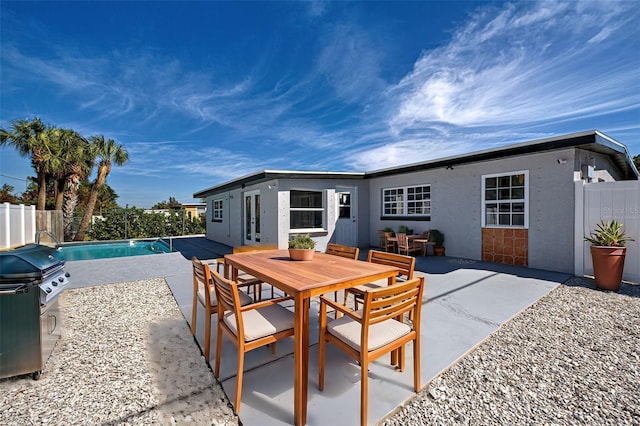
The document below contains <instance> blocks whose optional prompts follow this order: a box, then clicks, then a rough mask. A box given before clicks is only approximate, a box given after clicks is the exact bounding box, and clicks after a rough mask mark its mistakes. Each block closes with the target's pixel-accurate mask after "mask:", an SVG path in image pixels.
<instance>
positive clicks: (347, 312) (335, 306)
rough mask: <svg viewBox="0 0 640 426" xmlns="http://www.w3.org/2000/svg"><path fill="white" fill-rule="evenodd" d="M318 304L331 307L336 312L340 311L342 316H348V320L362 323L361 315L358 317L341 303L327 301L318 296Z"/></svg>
mask: <svg viewBox="0 0 640 426" xmlns="http://www.w3.org/2000/svg"><path fill="white" fill-rule="evenodd" d="M320 302H322V303H325V304H327V305H329V306H331V307H332V308H333V309H335V310H336V311H340V312H341V313H343V314H344V315H346V316H348V317H349V318H351V319H353V320H355V321H358V322H362V315H360V314H359V313H358V312H357V311H354V310H353V309H351V308H349V307H348V306H345V305H343V304H342V303H336V302H334V301H333V300H331V299H327V298H326V297H324V296H320Z"/></svg>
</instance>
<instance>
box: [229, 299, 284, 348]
mask: <svg viewBox="0 0 640 426" xmlns="http://www.w3.org/2000/svg"><path fill="white" fill-rule="evenodd" d="M242 319H243V321H244V341H245V342H250V341H252V340H256V339H259V338H261V337H265V336H269V335H271V334H275V333H278V332H280V331H284V330H288V329H290V328H293V321H294V319H293V312H291V311H290V310H288V309H287V308H285V307H282V306H280V305H269V306H265V307H263V308H258V309H252V310H249V311H245V312H243V313H242ZM224 322H225V324H227V326H228V327H229V328H230V329H231V331H233V334H235V335H236V336H237V335H238V330H237V328H236V316H235V314H234V313H232V312H228V313H227V314H225V316H224Z"/></svg>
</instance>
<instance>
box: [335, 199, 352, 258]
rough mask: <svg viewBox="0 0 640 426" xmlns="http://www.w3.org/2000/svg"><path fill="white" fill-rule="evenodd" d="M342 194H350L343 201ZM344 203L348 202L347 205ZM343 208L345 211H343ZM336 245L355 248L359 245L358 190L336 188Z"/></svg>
mask: <svg viewBox="0 0 640 426" xmlns="http://www.w3.org/2000/svg"><path fill="white" fill-rule="evenodd" d="M342 194H349V196H348V197H347V198H348V199H342ZM344 202H348V204H347V205H345V204H344ZM341 206H342V207H343V209H341ZM341 213H342V214H343V217H341V216H340V215H341ZM334 241H335V242H336V244H342V245H346V246H351V247H355V246H357V245H358V188H357V187H336V227H335V238H334Z"/></svg>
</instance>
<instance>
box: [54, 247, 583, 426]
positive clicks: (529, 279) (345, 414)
mask: <svg viewBox="0 0 640 426" xmlns="http://www.w3.org/2000/svg"><path fill="white" fill-rule="evenodd" d="M172 244H173V246H174V248H175V249H177V250H179V251H180V253H172V254H168V255H162V261H161V262H158V256H138V257H133V258H118V259H102V260H94V261H82V262H68V264H67V268H66V269H67V270H68V271H69V272H70V273H71V274H72V276H74V277H75V279H74V280H73V282H74V286H88V285H96V284H101V283H107V282H123V281H131V280H137V279H143V278H150V277H164V278H165V279H166V281H167V283H168V284H169V287H170V288H171V291H172V292H173V295H174V297H175V299H176V302H177V304H178V306H179V307H180V309H181V311H182V313H183V315H184V316H185V319H186V321H187V322H190V320H191V303H192V277H191V265H190V262H189V261H188V259H189V258H190V257H191V256H193V255H195V256H197V257H199V258H201V259H203V260H208V261H213V259H215V258H217V257H220V256H222V255H223V254H225V253H229V252H230V250H231V248H230V247H228V246H224V245H221V244H216V243H213V242H211V241H208V240H206V239H205V238H185V239H174V240H173V241H172ZM362 256H363V258H366V252H365V253H363V254H362ZM88 271H91V273H90V274H89V273H88ZM416 271H417V274H421V275H425V276H426V289H425V296H424V299H423V300H424V305H423V316H422V360H421V381H422V383H423V385H424V384H426V383H427V382H428V381H430V380H431V379H432V378H433V377H435V376H437V375H438V374H439V373H440V372H442V371H443V370H445V369H446V368H448V367H449V366H450V365H452V364H453V363H455V362H456V360H457V359H459V358H460V357H462V356H464V355H465V354H466V353H467V352H468V351H470V350H471V349H473V348H474V347H475V346H476V345H478V344H479V343H481V342H482V341H483V340H484V339H486V338H487V337H488V336H489V335H490V334H491V333H493V332H494V331H495V330H497V329H498V328H499V327H500V326H501V325H502V324H503V323H505V322H506V321H508V320H509V319H510V318H512V317H513V316H515V315H516V314H517V313H518V312H520V311H521V310H523V309H525V308H526V307H528V306H529V305H531V304H532V303H534V302H535V301H537V300H538V299H539V298H540V297H542V296H544V295H545V294H547V293H548V292H549V291H551V290H552V289H553V288H555V287H556V286H557V285H558V284H560V283H562V282H564V281H566V280H567V279H568V278H570V276H569V275H568V274H561V273H555V272H549V271H541V270H534V269H528V268H522V267H512V266H509V265H501V264H494V263H487V262H477V261H472V260H467V259H458V258H451V257H434V256H428V257H424V258H423V257H418V258H417V262H416ZM267 287H268V286H267ZM317 313H318V303H317V302H315V303H312V306H311V317H312V321H311V324H312V329H311V330H310V332H311V345H312V346H311V351H310V360H309V363H310V365H309V367H310V368H309V370H310V376H309V403H308V404H309V405H308V407H309V409H308V424H309V425H330V424H358V423H359V400H360V386H359V381H360V368H359V366H358V365H357V364H355V363H353V362H352V361H351V360H350V359H349V358H348V357H346V356H345V355H343V354H342V352H341V351H339V350H337V349H335V348H334V347H332V346H329V347H328V352H327V373H326V379H325V390H324V391H323V392H319V391H318V389H317V328H315V327H313V324H317V322H316V321H315V318H317ZM197 329H198V332H197V335H196V338H197V340H198V342H199V344H200V345H202V342H203V341H204V336H203V330H204V311H203V310H202V309H201V310H200V311H199V314H198V325H197ZM212 334H213V336H212V342H215V328H214V330H213V332H212ZM211 353H212V357H211V359H210V360H209V361H210V362H211V363H213V361H214V356H215V347H214V344H212V351H211ZM406 353H407V363H406V365H407V369H406V370H405V371H404V372H402V373H400V372H398V371H395V370H393V369H392V368H390V367H389V365H388V364H387V363H386V358H384V357H383V358H382V359H380V360H379V361H378V362H376V363H375V364H373V365H371V368H370V371H369V377H370V381H369V421H370V422H371V423H374V422H376V421H378V420H380V419H382V418H383V417H385V416H386V415H387V414H389V413H390V412H392V411H393V410H395V409H396V408H397V407H398V406H399V405H401V404H402V403H403V402H405V401H406V400H407V399H409V398H411V397H412V395H413V392H412V377H413V372H412V360H411V350H407V351H406ZM236 365H237V364H236V350H235V347H234V346H233V344H231V342H229V341H227V340H225V341H224V342H223V349H222V364H221V377H220V382H221V383H222V386H223V388H224V390H225V392H226V393H227V395H231V396H233V394H234V392H235V386H236V380H235V371H236ZM240 420H241V421H242V423H243V424H244V425H279V424H282V425H285V424H291V423H292V422H293V341H292V339H287V340H284V341H282V342H279V343H278V346H277V353H276V355H271V352H270V350H269V349H268V348H260V349H257V350H255V351H252V352H250V353H248V354H247V356H246V359H245V374H244V381H243V395H242V404H241V410H240Z"/></svg>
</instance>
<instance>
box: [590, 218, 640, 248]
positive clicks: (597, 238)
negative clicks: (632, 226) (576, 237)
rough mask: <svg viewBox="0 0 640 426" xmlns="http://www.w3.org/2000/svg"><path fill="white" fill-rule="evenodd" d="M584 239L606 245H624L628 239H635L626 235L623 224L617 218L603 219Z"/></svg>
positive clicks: (598, 244) (597, 244) (595, 243)
mask: <svg viewBox="0 0 640 426" xmlns="http://www.w3.org/2000/svg"><path fill="white" fill-rule="evenodd" d="M584 240H585V241H588V242H590V243H591V245H594V246H605V247H624V246H625V244H626V243H627V241H634V240H633V238H631V237H627V236H626V235H625V232H624V231H623V230H622V224H621V223H620V222H618V221H617V220H615V219H614V220H611V221H604V220H603V221H601V222H600V223H599V224H597V225H596V229H595V230H594V231H592V232H591V234H590V235H589V236H588V237H584Z"/></svg>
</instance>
